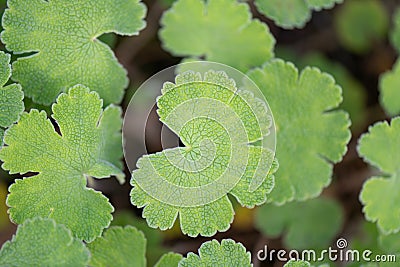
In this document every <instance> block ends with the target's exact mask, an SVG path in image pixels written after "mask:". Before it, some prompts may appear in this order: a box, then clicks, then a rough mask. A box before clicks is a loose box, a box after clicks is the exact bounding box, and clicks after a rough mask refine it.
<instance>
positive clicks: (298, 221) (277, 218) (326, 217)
mask: <svg viewBox="0 0 400 267" xmlns="http://www.w3.org/2000/svg"><path fill="white" fill-rule="evenodd" d="M256 215H257V216H256V226H257V228H258V229H260V230H261V232H262V233H263V234H264V235H266V236H268V237H272V238H276V237H279V236H280V235H284V243H285V246H286V247H287V248H290V249H310V248H313V249H323V248H327V247H328V246H329V244H330V243H331V242H332V240H333V239H334V237H335V236H336V235H337V234H338V232H339V230H340V229H341V226H342V224H343V214H342V210H341V208H340V206H339V205H338V204H337V203H336V201H334V200H331V199H325V198H317V199H312V200H308V201H305V202H291V203H288V204H285V205H283V206H275V205H272V204H267V205H264V206H261V207H260V208H258V210H257V213H256Z"/></svg>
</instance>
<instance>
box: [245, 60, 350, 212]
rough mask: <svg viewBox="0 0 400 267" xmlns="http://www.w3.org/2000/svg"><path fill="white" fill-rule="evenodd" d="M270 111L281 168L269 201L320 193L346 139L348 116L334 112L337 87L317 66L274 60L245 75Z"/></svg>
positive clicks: (328, 180)
mask: <svg viewBox="0 0 400 267" xmlns="http://www.w3.org/2000/svg"><path fill="white" fill-rule="evenodd" d="M248 75H249V77H250V78H251V79H252V80H253V81H254V82H255V83H256V84H257V85H258V87H259V88H260V89H261V91H262V92H263V94H264V95H265V97H266V98H267V99H269V102H268V103H269V105H270V107H271V110H272V111H273V112H274V118H275V124H276V129H277V130H276V135H277V147H276V155H277V158H279V159H280V168H279V171H278V172H277V173H276V180H275V187H274V189H273V190H272V192H271V194H270V195H269V202H274V203H277V204H283V203H285V202H287V201H292V200H305V199H309V198H313V197H316V196H318V195H319V194H320V193H321V191H322V189H323V188H324V187H326V186H328V185H329V183H330V181H331V176H332V167H333V166H332V165H333V163H337V162H339V161H340V160H341V159H342V157H343V155H344V154H345V152H346V150H347V148H346V145H347V143H348V142H349V140H350V137H351V134H350V131H349V126H350V120H349V118H348V114H347V113H346V112H344V111H342V110H336V108H337V107H338V106H339V104H340V103H341V101H342V95H341V88H340V87H339V86H338V85H336V84H335V81H334V79H333V78H332V76H330V75H328V74H325V73H321V72H320V71H319V70H318V69H317V68H309V67H307V68H305V69H304V70H303V71H302V72H301V73H300V75H299V74H298V71H297V69H296V67H295V66H294V65H293V64H291V63H286V62H284V61H282V60H272V61H270V62H268V63H266V64H265V65H264V66H263V67H262V68H257V69H255V70H252V71H250V72H249V73H248Z"/></svg>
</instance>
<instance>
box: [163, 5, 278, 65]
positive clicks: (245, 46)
mask: <svg viewBox="0 0 400 267" xmlns="http://www.w3.org/2000/svg"><path fill="white" fill-rule="evenodd" d="M222 11H223V12H222ZM161 25H162V29H161V30H160V33H159V34H160V38H161V40H162V42H163V46H164V48H165V49H166V50H167V51H169V52H171V53H172V54H173V55H175V56H184V57H187V56H191V57H201V56H204V57H205V59H206V60H209V61H216V62H220V63H224V64H227V65H229V66H231V67H234V68H237V69H239V70H241V71H247V70H248V69H250V68H251V67H255V66H260V65H261V64H262V63H264V62H265V61H267V60H269V59H271V58H272V57H273V56H274V54H273V48H274V45H275V39H274V37H273V36H272V35H271V33H270V32H269V29H268V26H267V25H266V24H264V23H262V22H260V21H259V20H256V19H252V18H251V12H250V9H249V6H248V5H247V4H246V3H238V2H237V1H235V0H208V1H207V2H205V1H204V0H178V1H176V2H175V3H174V5H173V6H172V8H171V9H169V10H168V11H167V12H165V13H164V16H163V17H162V19H161Z"/></svg>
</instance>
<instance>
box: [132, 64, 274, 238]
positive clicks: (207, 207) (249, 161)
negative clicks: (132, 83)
mask: <svg viewBox="0 0 400 267" xmlns="http://www.w3.org/2000/svg"><path fill="white" fill-rule="evenodd" d="M157 105H158V114H159V116H160V120H161V121H162V122H163V123H164V124H165V125H166V126H168V128H169V129H171V130H172V131H174V132H175V133H176V134H177V135H178V136H179V137H180V138H181V141H182V143H183V144H184V145H185V147H177V148H173V149H167V150H164V151H162V152H160V153H156V154H151V155H145V156H143V157H142V158H140V159H139V160H138V162H137V167H138V169H137V170H135V171H134V172H133V174H132V180H131V184H132V185H133V186H134V188H133V190H132V192H131V201H132V203H133V204H134V205H135V206H138V207H144V210H143V217H144V218H146V220H147V223H148V224H149V226H151V227H154V228H155V227H158V228H160V229H162V230H165V229H168V228H171V227H172V226H173V224H174V222H175V220H176V219H177V216H178V215H179V216H180V217H179V220H180V225H181V229H182V232H183V233H185V234H188V235H189V236H197V235H198V234H200V235H203V236H212V235H214V234H215V233H216V232H217V231H225V230H227V229H228V228H229V226H230V223H231V222H232V220H233V215H234V212H233V208H232V204H231V202H230V200H229V198H228V196H227V194H231V195H233V196H234V197H235V198H236V199H237V200H238V202H239V203H240V204H241V205H242V206H246V207H254V206H255V205H261V204H263V203H265V201H266V200H267V194H269V192H270V191H271V190H272V188H273V186H274V177H273V173H274V172H275V171H276V169H277V168H278V166H277V162H276V161H274V159H273V158H274V154H273V152H272V151H271V149H270V148H269V147H268V145H266V144H265V143H264V142H265V141H267V140H269V139H268V138H270V136H269V128H270V127H271V125H272V117H271V114H270V112H269V111H268V108H267V106H266V104H265V103H264V102H263V101H262V100H260V99H258V98H256V97H254V96H253V95H252V94H251V93H249V92H247V91H243V90H237V89H236V86H235V82H234V81H233V80H231V79H229V78H228V77H227V75H226V74H225V73H224V72H214V71H208V72H206V73H205V74H204V77H202V75H201V74H200V73H195V72H185V73H182V74H180V75H178V76H177V77H176V79H175V84H173V83H171V82H167V83H165V84H164V87H163V89H162V96H161V97H159V98H158V100H157ZM273 161H274V162H273ZM271 164H272V166H271ZM270 167H271V168H270ZM254 180H256V181H257V183H258V182H261V183H259V186H258V187H256V188H252V185H253V181H254Z"/></svg>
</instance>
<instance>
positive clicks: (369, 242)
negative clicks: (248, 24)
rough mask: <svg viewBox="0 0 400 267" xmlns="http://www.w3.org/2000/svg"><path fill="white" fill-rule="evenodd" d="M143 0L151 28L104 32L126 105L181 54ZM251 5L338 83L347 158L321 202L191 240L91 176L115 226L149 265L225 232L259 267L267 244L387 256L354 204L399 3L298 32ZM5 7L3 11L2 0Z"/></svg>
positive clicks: (246, 215) (0, 211) (154, 144)
mask: <svg viewBox="0 0 400 267" xmlns="http://www.w3.org/2000/svg"><path fill="white" fill-rule="evenodd" d="M266 1H267V0H266ZM144 2H145V4H146V6H147V7H148V14H147V18H146V21H147V27H146V28H145V29H144V30H143V31H142V32H141V33H140V35H139V36H135V37H119V36H116V35H114V34H107V35H104V36H102V37H101V38H100V39H101V40H102V41H104V42H106V43H108V44H109V45H110V46H111V47H113V50H114V51H115V54H116V56H117V58H118V60H119V61H120V62H121V63H122V64H123V65H124V67H125V68H126V69H127V70H128V73H129V79H130V81H131V83H130V87H129V88H128V89H127V90H126V95H125V98H124V100H123V102H122V107H123V109H124V110H125V109H126V107H127V105H128V103H129V100H130V99H131V97H132V95H133V94H134V93H135V90H136V89H137V88H138V87H139V86H140V84H141V83H143V82H144V81H145V80H146V79H147V78H149V77H150V76H152V75H153V74H155V73H157V72H158V71H160V70H162V69H164V68H166V67H169V66H172V65H175V64H177V63H179V62H181V60H182V58H178V57H173V56H172V55H171V54H170V53H168V52H167V51H165V50H163V48H162V44H161V42H160V40H159V37H158V30H159V28H160V25H159V21H160V18H161V16H162V14H163V12H164V11H165V10H167V9H168V8H169V7H170V6H171V4H172V3H173V1H172V0H157V1H147V0H146V1H144ZM351 2H357V3H358V4H359V6H363V7H364V8H358V9H357V8H355V9H353V10H351V8H349V7H347V5H349V3H351ZM367 2H368V3H367ZM248 4H249V5H250V7H251V10H252V12H253V16H254V18H258V19H259V20H261V21H263V22H265V23H267V24H268V26H269V28H270V31H271V33H272V34H273V36H274V37H275V39H276V43H277V44H276V49H275V54H276V57H280V58H283V59H285V60H289V61H292V62H293V63H295V65H296V66H297V67H298V68H299V69H302V68H303V67H304V66H317V67H319V68H320V69H321V70H323V71H326V72H328V73H330V74H332V75H333V76H334V77H335V79H336V81H337V83H338V84H339V85H341V86H342V87H343V90H344V91H343V94H344V103H343V104H342V106H341V107H342V108H343V109H345V110H347V111H348V112H349V113H350V117H351V119H352V121H353V125H352V127H351V130H352V140H351V142H350V143H349V146H348V152H347V154H346V155H345V157H344V160H343V161H342V162H340V163H339V164H337V165H336V166H335V168H334V175H333V181H332V183H331V185H330V186H329V187H327V188H326V189H325V190H324V191H323V193H322V196H321V197H320V198H318V199H316V200H311V201H307V202H305V203H291V204H288V205H285V206H283V207H280V208H276V207H274V206H268V207H266V208H264V207H263V208H256V209H246V208H241V207H240V206H239V205H235V211H236V215H235V220H234V222H233V224H232V226H231V228H230V229H229V230H228V231H227V232H224V233H218V234H217V235H216V236H214V237H211V238H205V237H198V238H195V239H194V238H189V237H187V236H184V235H182V234H181V231H180V229H179V226H177V225H176V226H175V227H174V228H173V229H171V230H168V231H164V232H162V231H159V230H156V229H150V228H149V227H148V226H147V224H146V222H145V220H144V219H142V218H141V210H139V209H136V208H135V207H134V206H132V205H131V203H130V197H129V192H130V190H131V186H130V185H129V183H128V182H127V183H125V184H124V185H122V186H121V185H119V184H118V182H117V181H116V180H115V179H102V180H97V181H96V182H95V184H94V185H93V186H94V188H95V189H97V190H101V191H102V192H103V193H104V194H105V195H106V196H107V197H108V198H109V199H110V201H111V203H112V205H113V206H114V207H115V208H116V212H115V214H114V221H113V224H115V225H125V224H130V225H134V226H136V227H138V228H139V229H141V230H143V231H144V232H145V235H146V237H147V238H148V249H147V254H148V255H147V258H148V265H149V266H152V264H154V263H155V262H156V261H157V259H158V258H159V257H160V255H162V253H164V252H165V251H175V252H179V253H182V254H186V253H187V252H188V251H197V249H198V248H199V247H200V245H201V244H202V243H203V242H205V241H207V240H211V239H218V240H221V239H224V238H232V239H234V240H235V241H237V242H241V243H242V244H244V246H245V247H246V248H247V249H248V250H249V251H250V252H251V253H252V255H253V263H254V265H255V266H281V265H282V263H280V262H278V261H276V260H275V261H272V262H268V261H263V262H259V261H258V260H257V259H256V257H255V255H256V254H257V251H258V250H260V249H262V248H263V247H264V246H265V245H268V248H269V249H281V248H285V249H291V248H294V249H304V248H310V249H311V248H315V249H317V250H319V249H324V248H327V247H328V246H329V245H331V244H335V242H336V240H337V239H338V238H339V237H345V238H346V239H347V240H348V241H349V243H350V246H352V247H354V248H360V249H361V248H369V249H371V250H372V249H375V250H376V251H377V252H378V251H383V252H385V249H384V248H382V247H380V246H379V244H378V243H377V239H378V232H377V229H376V226H375V225H374V224H369V223H367V222H366V221H365V219H364V215H363V213H362V206H361V204H360V202H359V193H360V190H361V187H362V185H363V183H364V182H365V180H366V179H367V178H369V177H371V176H372V175H373V174H374V173H376V170H374V169H371V168H370V167H368V166H367V165H366V164H365V163H363V161H362V160H361V159H360V158H359V157H358V155H357V152H356V142H357V139H358V138H359V136H360V134H362V133H363V132H365V131H366V130H367V127H368V126H369V125H371V124H373V123H374V122H376V121H379V120H385V119H388V117H387V116H386V115H385V113H384V111H383V110H382V108H381V106H380V104H379V98H378V82H379V77H380V75H381V74H382V73H384V72H385V71H388V70H390V69H391V68H392V66H393V64H394V62H395V60H396V58H397V53H396V51H395V49H394V48H393V47H392V46H391V44H390V42H389V33H390V30H391V29H392V28H393V14H394V11H395V10H396V8H397V7H400V1H398V0H361V1H360V0H345V1H344V3H343V4H340V5H336V6H335V7H334V8H333V9H329V10H322V11H319V12H313V14H312V18H311V20H310V21H309V22H308V23H307V24H306V26H305V27H304V28H303V29H294V30H284V29H282V28H280V27H278V26H276V25H275V23H274V22H273V21H271V20H269V19H267V18H266V17H265V16H263V15H261V14H260V13H258V11H257V10H256V8H255V6H254V3H253V2H252V1H249V2H248ZM2 8H3V10H4V8H5V4H4V1H3V4H2ZM221 12H222V11H221ZM25 101H26V107H27V109H30V108H32V107H35V108H39V109H46V107H41V106H37V105H34V104H32V103H31V102H30V101H29V99H26V100H25ZM149 124H151V132H150V134H149V135H148V136H147V139H146V144H147V148H148V151H149V153H153V152H157V151H161V150H162V148H161V142H160V136H161V132H160V131H161V126H162V125H161V123H160V122H159V121H158V118H157V117H156V116H153V117H151V118H150V122H149ZM125 170H126V175H127V177H130V174H129V170H128V169H127V168H125ZM18 177H19V176H18V175H12V176H10V175H8V174H7V173H6V172H4V171H2V170H0V244H3V242H5V241H6V240H8V239H10V238H11V236H12V234H14V232H15V230H16V226H15V225H13V224H12V223H10V221H9V218H8V215H7V207H6V205H5V201H6V196H7V188H8V186H9V185H10V184H11V183H12V182H13V180H14V179H16V178H18ZM274 219H276V221H277V222H280V223H281V225H284V227H283V229H279V227H277V226H276V225H274ZM393 242H395V244H394V245H393V244H392V245H393V247H397V248H400V238H397V239H395V241H393ZM396 242H397V243H396ZM398 264H399V265H397V266H400V263H398ZM356 266H357V265H356ZM394 266H396V265H394Z"/></svg>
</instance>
